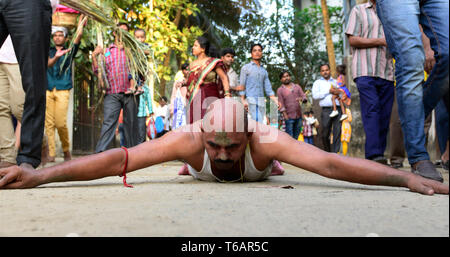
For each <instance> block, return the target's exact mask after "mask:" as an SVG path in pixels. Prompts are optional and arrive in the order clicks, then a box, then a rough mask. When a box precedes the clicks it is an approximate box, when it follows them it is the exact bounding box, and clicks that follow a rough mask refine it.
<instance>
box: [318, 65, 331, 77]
mask: <svg viewBox="0 0 450 257" xmlns="http://www.w3.org/2000/svg"><path fill="white" fill-rule="evenodd" d="M320 75H321V76H322V77H323V78H324V79H326V80H328V79H329V78H330V76H331V73H330V65H329V64H328V63H325V64H322V65H320Z"/></svg>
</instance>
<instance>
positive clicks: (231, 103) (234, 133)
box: [201, 98, 251, 170]
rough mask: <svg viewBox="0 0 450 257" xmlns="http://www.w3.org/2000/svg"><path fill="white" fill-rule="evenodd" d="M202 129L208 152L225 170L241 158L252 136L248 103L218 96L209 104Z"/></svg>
mask: <svg viewBox="0 0 450 257" xmlns="http://www.w3.org/2000/svg"><path fill="white" fill-rule="evenodd" d="M201 131H202V138H203V144H204V146H205V149H206V152H207V153H208V156H209V157H210V159H211V160H213V162H214V165H215V166H216V167H217V168H218V169H221V170H227V169H230V168H231V167H233V165H234V164H235V163H236V162H238V161H239V160H240V159H241V157H242V156H243V155H244V154H245V149H246V146H247V143H248V141H249V140H250V137H251V133H249V132H248V118H247V112H246V111H245V108H244V105H242V103H240V102H238V101H236V100H233V99H231V98H223V99H219V100H216V101H215V102H213V103H212V104H211V105H210V106H209V107H208V110H207V111H206V114H205V116H204V117H203V119H202V124H201Z"/></svg>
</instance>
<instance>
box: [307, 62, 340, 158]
mask: <svg viewBox="0 0 450 257" xmlns="http://www.w3.org/2000/svg"><path fill="white" fill-rule="evenodd" d="M320 75H321V76H322V77H321V78H320V79H318V80H316V81H315V82H314V84H313V87H312V96H313V99H316V100H319V105H320V107H322V114H321V123H322V126H323V130H322V141H323V145H324V150H325V151H327V152H333V153H337V152H339V150H340V148H341V141H340V140H341V122H340V117H341V115H342V111H341V108H337V110H338V112H339V115H337V116H334V117H330V114H331V112H332V111H333V102H332V95H339V90H338V89H336V88H337V83H336V80H334V79H333V78H332V77H331V73H330V66H329V65H328V64H322V65H321V66H320ZM336 106H339V101H337V100H336ZM331 128H333V144H331V143H330V134H331Z"/></svg>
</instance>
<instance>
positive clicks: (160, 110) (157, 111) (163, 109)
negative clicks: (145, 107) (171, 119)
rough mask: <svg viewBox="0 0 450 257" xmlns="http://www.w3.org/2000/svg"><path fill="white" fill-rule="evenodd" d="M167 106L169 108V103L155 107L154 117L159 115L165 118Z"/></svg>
mask: <svg viewBox="0 0 450 257" xmlns="http://www.w3.org/2000/svg"><path fill="white" fill-rule="evenodd" d="M168 108H169V105H167V104H166V105H164V106H162V107H161V106H159V107H156V108H155V116H156V117H158V116H161V117H163V118H165V117H166V115H167V111H168Z"/></svg>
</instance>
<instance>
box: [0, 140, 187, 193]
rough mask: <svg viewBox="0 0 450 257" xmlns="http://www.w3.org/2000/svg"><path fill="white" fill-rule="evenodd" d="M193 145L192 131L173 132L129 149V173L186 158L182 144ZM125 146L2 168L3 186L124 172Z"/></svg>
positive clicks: (63, 180) (113, 174) (6, 187)
mask: <svg viewBox="0 0 450 257" xmlns="http://www.w3.org/2000/svg"><path fill="white" fill-rule="evenodd" d="M188 144H189V133H174V132H169V133H167V134H166V135H165V136H164V137H161V138H159V139H156V140H152V141H149V142H146V143H143V144H140V145H138V146H135V147H133V148H130V149H128V164H127V172H131V171H134V170H138V169H141V168H144V167H148V166H151V165H154V164H159V163H162V162H166V161H171V160H176V159H183V158H184V156H183V151H181V149H180V148H181V147H180V146H183V147H185V146H186V145H188ZM125 160H126V153H125V150H124V149H121V148H117V149H111V150H108V151H105V152H102V153H98V154H92V155H88V156H84V157H81V158H78V159H73V160H71V161H68V162H64V163H61V164H58V165H54V166H51V167H47V168H43V169H40V170H34V169H31V168H27V167H23V166H20V167H19V166H12V167H9V168H6V169H0V189H15V188H32V187H36V186H39V185H42V184H47V183H52V182H65V181H86V180H94V179H99V178H104V177H108V176H119V175H122V173H123V169H124V166H125Z"/></svg>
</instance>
